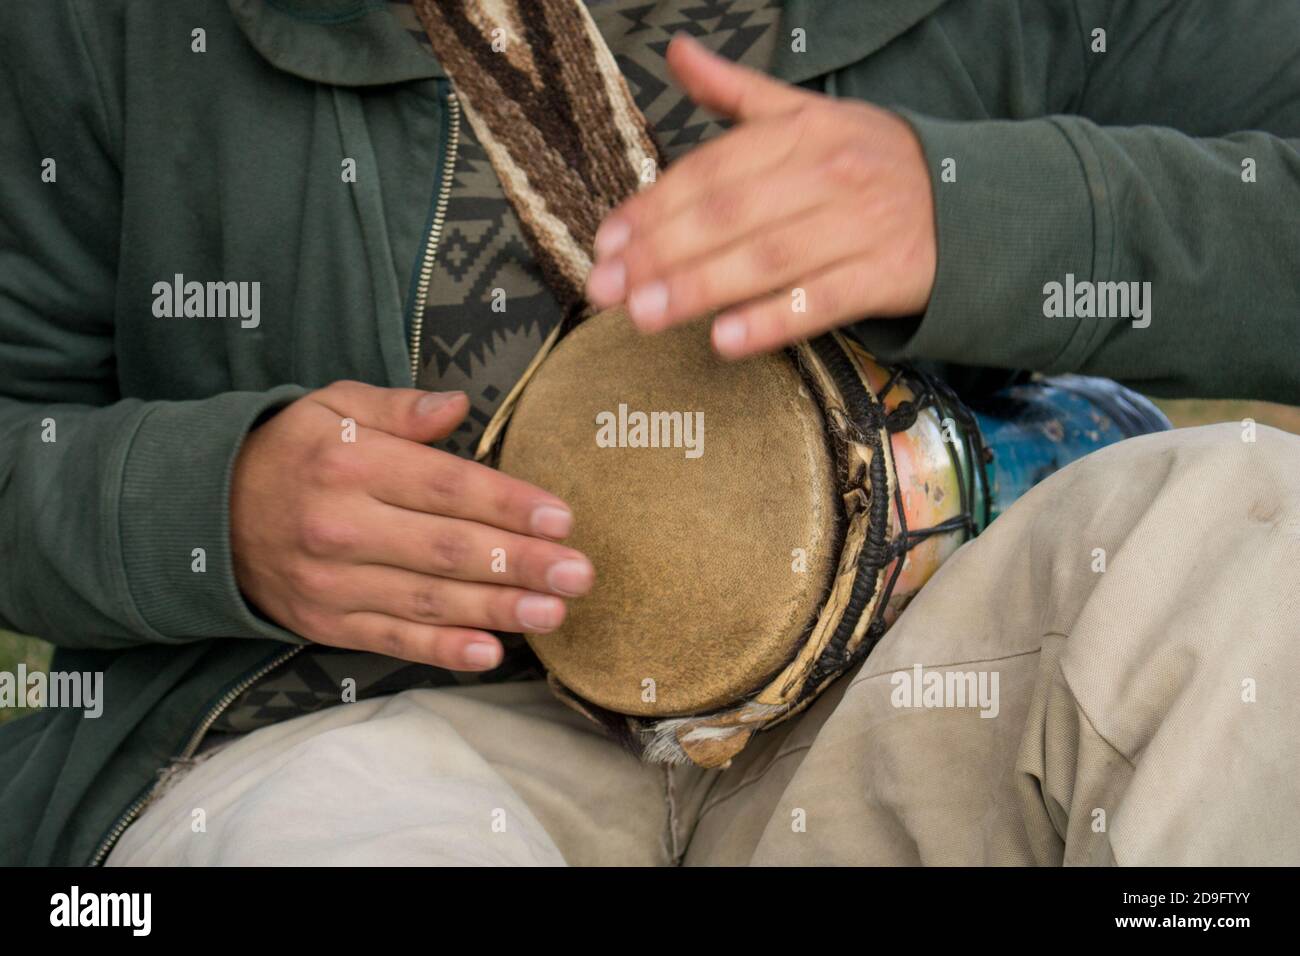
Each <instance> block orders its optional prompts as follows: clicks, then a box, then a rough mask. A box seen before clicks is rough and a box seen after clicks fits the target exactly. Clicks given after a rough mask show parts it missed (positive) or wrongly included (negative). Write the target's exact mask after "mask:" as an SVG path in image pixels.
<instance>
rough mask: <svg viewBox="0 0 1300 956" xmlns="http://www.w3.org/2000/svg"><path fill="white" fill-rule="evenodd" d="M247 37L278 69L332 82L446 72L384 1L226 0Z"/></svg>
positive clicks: (392, 80)
mask: <svg viewBox="0 0 1300 956" xmlns="http://www.w3.org/2000/svg"><path fill="white" fill-rule="evenodd" d="M227 2H228V3H229V4H230V12H231V13H233V14H234V16H235V22H236V23H238V24H239V27H240V29H241V30H243V31H244V35H245V36H246V37H248V41H249V42H250V43H251V44H252V45H253V48H254V49H256V50H257V52H258V53H260V54H261V55H262V57H263V58H264V59H265V60H266V61H267V62H268V63H270V64H271V65H272V66H274V67H276V68H277V69H280V70H283V71H284V72H286V73H292V74H293V75H294V76H301V77H302V78H303V79H306V80H313V81H315V82H317V83H328V84H330V85H331V86H377V85H380V84H384V83H403V82H406V81H407V80H427V79H430V78H433V77H443V76H446V73H444V72H443V70H442V67H441V66H440V65H439V64H438V61H437V60H435V59H434V58H433V56H431V55H430V54H429V52H428V51H427V50H425V49H423V48H422V47H421V46H420V44H419V43H417V42H416V40H415V39H414V38H413V37H411V36H410V34H408V33H407V32H406V30H405V29H404V28H403V27H402V25H401V24H400V23H399V22H398V20H397V18H396V17H394V16H393V15H392V14H391V13H390V12H389V11H388V9H387V4H386V3H385V2H384V0H227Z"/></svg>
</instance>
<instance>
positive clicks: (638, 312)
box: [627, 204, 867, 332]
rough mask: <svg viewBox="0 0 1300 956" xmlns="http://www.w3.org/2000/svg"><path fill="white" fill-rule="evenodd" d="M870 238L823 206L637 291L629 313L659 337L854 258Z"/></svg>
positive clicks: (840, 212) (854, 222) (837, 209)
mask: <svg viewBox="0 0 1300 956" xmlns="http://www.w3.org/2000/svg"><path fill="white" fill-rule="evenodd" d="M866 232H867V231H866V229H865V228H864V225H863V223H861V222H859V221H857V219H856V217H854V216H852V215H846V213H845V211H844V210H843V209H842V208H840V207H839V206H837V205H834V204H828V205H824V206H820V207H818V208H817V209H815V210H813V211H811V212H809V213H807V214H805V215H802V216H798V217H797V218H795V219H794V220H792V221H789V222H785V223H782V224H781V225H778V226H775V227H773V228H770V229H767V230H764V231H762V232H759V233H752V234H750V235H748V236H746V237H745V238H744V239H742V240H741V241H740V242H738V243H735V244H734V245H731V246H729V247H727V248H726V249H724V250H722V251H721V252H719V253H718V254H717V255H713V256H709V257H706V258H704V259H697V260H694V261H692V262H690V263H687V264H686V265H684V266H682V267H681V268H679V269H676V270H674V271H672V272H670V273H669V274H668V275H667V276H665V277H663V278H662V279H654V280H652V281H650V282H649V283H647V284H645V285H642V286H639V287H637V288H634V289H632V290H631V292H630V293H629V294H628V297H627V306H628V313H629V314H630V315H631V317H632V321H633V322H635V323H636V325H637V327H638V328H639V329H641V330H642V331H643V332H656V331H659V330H661V329H664V328H667V327H669V326H672V325H678V324H680V323H682V322H686V321H689V320H692V319H696V318H699V317H700V316H702V315H705V314H706V313H709V312H713V311H716V310H718V309H722V308H726V307H729V306H734V305H737V304H739V303H742V302H747V301H749V300H750V299H753V298H757V297H758V296H761V295H765V294H766V293H769V292H772V291H774V290H776V289H780V288H782V287H783V286H786V285H787V284H797V280H800V279H801V278H802V277H804V276H810V275H813V274H814V273H816V272H819V271H820V270H822V269H823V268H825V267H826V266H829V265H831V264H832V263H834V262H836V261H837V260H839V259H843V258H845V257H846V256H848V255H853V254H854V253H855V252H857V251H858V250H859V249H861V248H862V247H863V246H864V244H865V242H866V241H867V239H866Z"/></svg>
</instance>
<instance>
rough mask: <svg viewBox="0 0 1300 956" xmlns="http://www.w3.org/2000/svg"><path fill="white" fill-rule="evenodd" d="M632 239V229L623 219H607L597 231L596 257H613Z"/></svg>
mask: <svg viewBox="0 0 1300 956" xmlns="http://www.w3.org/2000/svg"><path fill="white" fill-rule="evenodd" d="M630 238H632V227H631V226H629V225H628V224H627V223H625V222H624V221H623V220H621V219H606V220H605V221H604V222H603V223H601V226H600V228H599V229H597V230H596V242H595V246H596V257H597V258H604V257H605V256H612V255H613V254H614V253H616V252H618V251H619V250H620V249H622V248H623V247H624V246H626V245H627V241H628V239H630Z"/></svg>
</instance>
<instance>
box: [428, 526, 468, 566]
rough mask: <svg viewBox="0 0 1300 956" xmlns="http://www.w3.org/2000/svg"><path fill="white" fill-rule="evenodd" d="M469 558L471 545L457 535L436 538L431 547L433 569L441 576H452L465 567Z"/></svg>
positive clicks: (444, 535)
mask: <svg viewBox="0 0 1300 956" xmlns="http://www.w3.org/2000/svg"><path fill="white" fill-rule="evenodd" d="M468 556H469V545H468V544H467V543H466V541H465V539H464V538H461V537H459V536H458V535H455V534H448V533H442V534H437V535H435V536H434V539H433V544H432V545H431V546H430V560H431V561H432V564H433V569H434V571H435V572H436V573H439V574H450V573H452V572H455V571H459V570H460V569H461V568H463V567H464V566H465V562H466V559H467V558H468Z"/></svg>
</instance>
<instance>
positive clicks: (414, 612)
mask: <svg viewBox="0 0 1300 956" xmlns="http://www.w3.org/2000/svg"><path fill="white" fill-rule="evenodd" d="M330 600H331V601H332V602H335V603H334V606H337V607H340V608H346V609H348V610H350V611H374V612H376V613H379V614H387V615H388V616H390V617H398V618H401V619H402V620H405V621H412V622H414V623H416V624H436V625H439V626H441V627H468V628H483V629H486V630H492V631H509V632H511V633H516V632H519V633H530V634H545V633H547V632H549V631H553V630H555V629H556V628H557V627H559V626H560V624H561V623H562V622H563V621H564V612H565V606H564V601H563V600H561V599H560V598H558V597H555V596H554V595H550V594H538V593H536V592H535V591H525V590H523V589H522V588H514V587H501V586H499V585H496V584H479V583H477V582H470V581H453V580H451V579H450V578H435V577H430V576H429V575H425V574H415V573H414V572H412V571H405V570H403V569H401V568H388V567H384V566H382V565H378V564H368V565H363V566H361V567H353V568H350V569H349V570H348V571H347V573H346V574H344V575H340V576H339V587H337V588H336V589H335V591H334V593H333V594H332V595H331V596H330Z"/></svg>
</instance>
